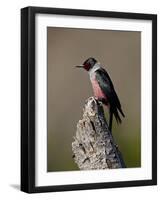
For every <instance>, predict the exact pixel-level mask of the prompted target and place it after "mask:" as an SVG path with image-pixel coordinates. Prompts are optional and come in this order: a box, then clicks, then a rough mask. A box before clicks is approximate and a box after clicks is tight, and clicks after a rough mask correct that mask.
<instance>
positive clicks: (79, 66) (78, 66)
mask: <svg viewBox="0 0 161 200" xmlns="http://www.w3.org/2000/svg"><path fill="white" fill-rule="evenodd" d="M75 67H77V68H83V67H84V65H77V66H75Z"/></svg>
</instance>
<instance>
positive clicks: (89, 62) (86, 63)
mask: <svg viewBox="0 0 161 200" xmlns="http://www.w3.org/2000/svg"><path fill="white" fill-rule="evenodd" d="M96 63H97V60H96V59H95V58H92V57H90V58H88V59H87V60H85V61H84V63H83V64H82V65H77V66H76V67H77V68H84V69H85V70H87V71H89V70H90V69H92V68H93V66H94V65H95V64H96Z"/></svg>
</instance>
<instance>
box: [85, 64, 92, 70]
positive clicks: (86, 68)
mask: <svg viewBox="0 0 161 200" xmlns="http://www.w3.org/2000/svg"><path fill="white" fill-rule="evenodd" d="M90 67H91V66H90V63H85V64H84V69H85V70H87V71H89V69H90Z"/></svg>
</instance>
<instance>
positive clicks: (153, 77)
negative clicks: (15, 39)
mask: <svg viewBox="0 0 161 200" xmlns="http://www.w3.org/2000/svg"><path fill="white" fill-rule="evenodd" d="M156 184H157V16H156V15H154V14H141V13H122V12H109V11H94V10H74V9H60V8H42V7H27V8H23V9H21V190H22V191H24V192H28V193H35V192H50V191H67V190H84V189H99V188H114V187H129V186H146V185H156Z"/></svg>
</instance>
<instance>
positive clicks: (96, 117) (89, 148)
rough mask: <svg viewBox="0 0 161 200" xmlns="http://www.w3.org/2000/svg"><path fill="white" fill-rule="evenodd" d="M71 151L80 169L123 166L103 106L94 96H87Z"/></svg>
mask: <svg viewBox="0 0 161 200" xmlns="http://www.w3.org/2000/svg"><path fill="white" fill-rule="evenodd" d="M72 151H73V158H74V160H75V162H76V164H77V165H78V167H79V169H80V170H90V169H116V168H125V163H124V161H123V159H122V156H121V153H120V151H119V149H118V147H117V145H116V144H115V142H114V139H113V136H112V134H111V132H110V131H109V129H108V124H107V122H106V118H105V116H104V111H103V106H102V104H101V103H100V102H99V101H98V100H96V99H95V98H94V97H90V98H88V99H87V101H86V103H85V107H84V109H83V119H82V120H79V122H78V124H77V131H76V135H75V136H74V142H73V143H72Z"/></svg>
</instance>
